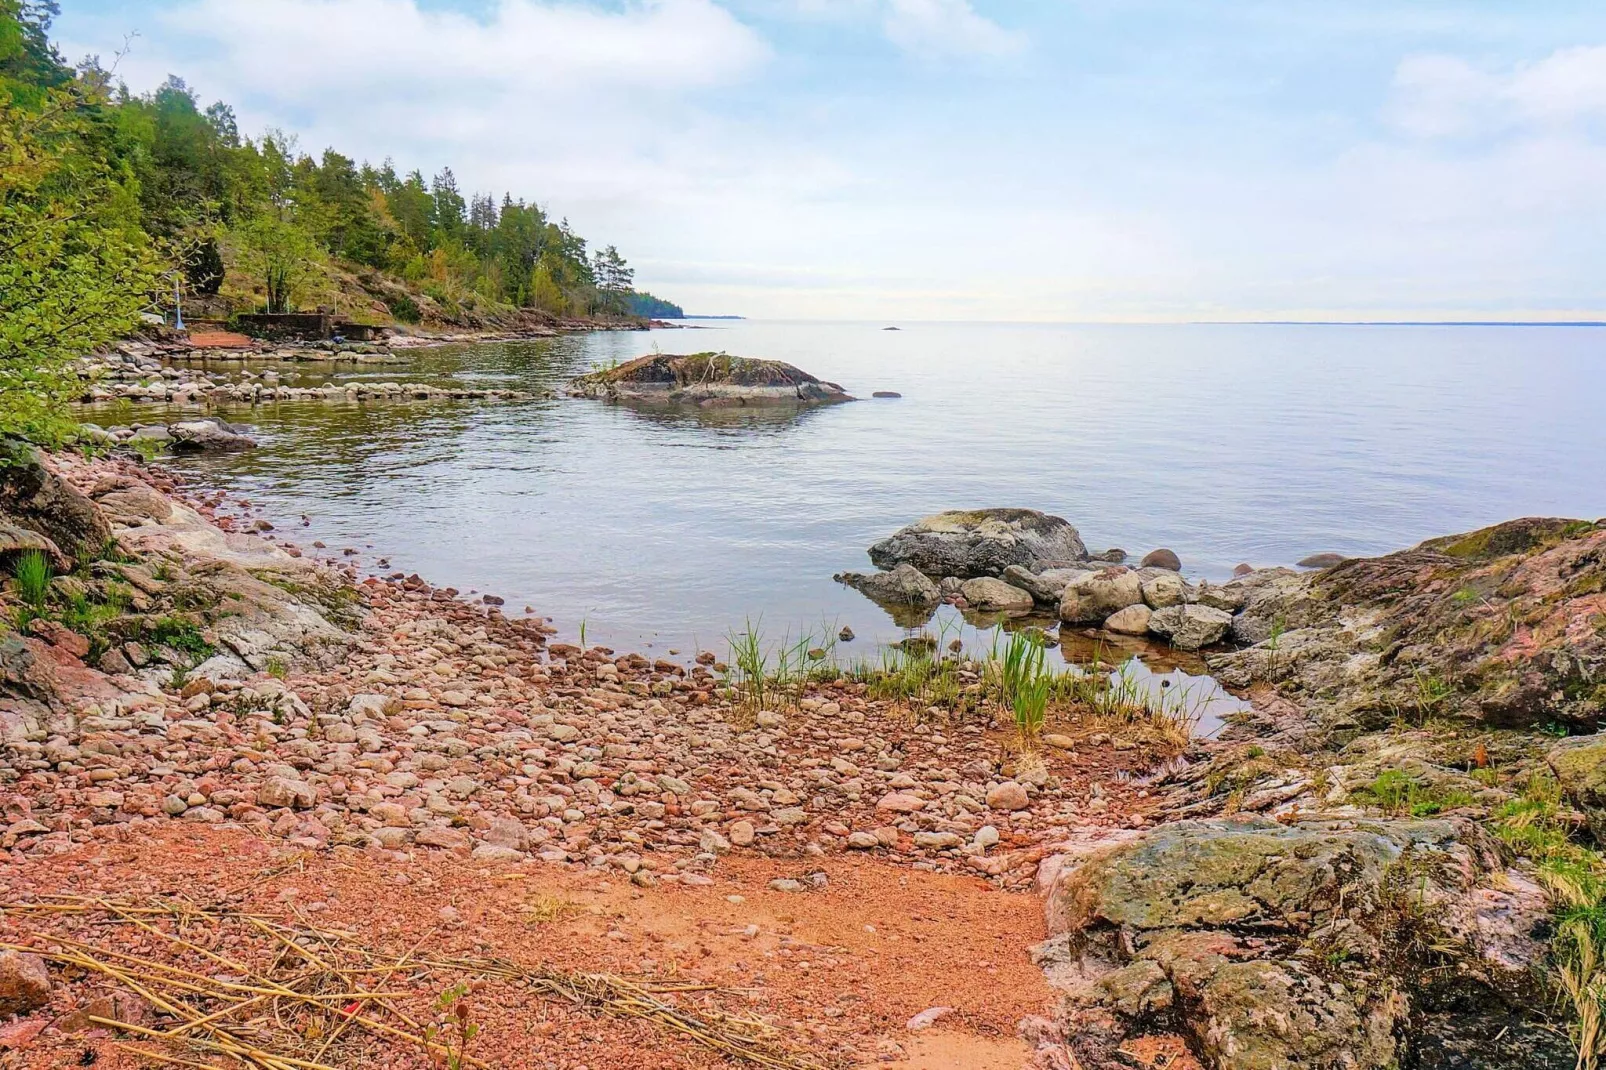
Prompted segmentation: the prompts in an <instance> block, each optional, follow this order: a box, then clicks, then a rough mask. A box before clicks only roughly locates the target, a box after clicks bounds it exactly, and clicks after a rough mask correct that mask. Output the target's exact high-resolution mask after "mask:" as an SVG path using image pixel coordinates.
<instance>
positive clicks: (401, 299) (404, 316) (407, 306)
mask: <svg viewBox="0 0 1606 1070" xmlns="http://www.w3.org/2000/svg"><path fill="white" fill-rule="evenodd" d="M385 307H386V308H388V309H390V314H391V315H392V316H395V317H396V318H397V319H398V320H400V321H401V322H403V323H417V322H418V321H419V320H421V319H423V318H424V311H423V309H421V308H419V307H418V302H417V301H414V300H413V299H412V297H411V296H410V295H408V294H393V295H392V296H390V297H388V298H386V299H385Z"/></svg>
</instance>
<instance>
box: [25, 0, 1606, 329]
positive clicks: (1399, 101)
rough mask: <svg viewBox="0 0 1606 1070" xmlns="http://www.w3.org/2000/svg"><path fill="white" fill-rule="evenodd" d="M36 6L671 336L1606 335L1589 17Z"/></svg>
mask: <svg viewBox="0 0 1606 1070" xmlns="http://www.w3.org/2000/svg"><path fill="white" fill-rule="evenodd" d="M62 8H63V11H62V15H61V17H60V18H59V19H58V20H57V23H56V28H55V36H56V37H57V39H58V42H59V44H60V45H61V47H62V50H63V52H64V53H65V54H66V55H67V56H68V58H69V59H73V60H77V59H79V58H81V57H83V56H85V55H91V54H94V55H99V56H101V57H102V59H103V61H105V62H108V63H109V62H110V61H111V58H112V56H113V55H114V54H115V53H117V52H118V51H119V50H121V49H123V48H124V47H125V45H124V42H125V39H127V41H128V43H127V52H126V54H125V55H124V56H123V57H122V59H121V60H119V61H118V67H117V71H118V74H119V75H120V76H121V77H122V78H123V79H124V80H125V81H126V82H127V83H128V85H129V87H130V88H131V89H133V90H135V91H147V90H149V89H152V88H154V87H155V86H156V85H158V84H160V83H161V81H162V80H163V79H164V78H165V77H167V75H169V74H177V75H179V76H181V77H183V78H184V79H185V80H186V81H187V82H188V83H189V84H190V85H191V86H192V87H193V88H194V89H195V90H196V91H197V92H198V94H199V96H200V97H201V99H202V103H203V104H206V103H210V102H211V101H213V100H218V99H221V100H224V101H227V102H229V103H230V104H232V105H233V106H234V108H235V110H236V112H237V114H238V116H239V118H240V123H241V129H242V131H244V132H247V133H253V132H260V131H262V130H265V129H268V128H279V129H283V130H285V131H288V132H290V133H293V134H295V135H296V136H297V138H298V141H299V145H300V147H301V148H302V149H303V150H305V151H308V152H312V153H314V154H316V153H319V152H321V151H322V150H323V149H324V148H325V147H330V146H332V147H334V148H336V149H338V150H339V151H341V152H343V153H345V154H346V155H348V156H353V157H356V158H357V159H359V160H361V159H367V160H371V161H373V162H375V163H377V162H379V161H381V160H383V159H385V158H387V157H388V158H390V159H392V160H394V162H395V163H396V165H397V167H398V168H400V169H404V170H410V169H412V168H418V169H420V170H422V171H423V172H424V173H425V174H426V175H432V174H434V173H435V172H436V171H438V170H439V169H440V168H441V167H442V166H448V165H449V166H450V167H451V168H452V169H453V171H454V172H455V173H456V175H457V177H458V181H459V184H460V185H461V186H463V187H465V188H468V189H473V190H484V191H491V192H494V193H497V194H500V193H501V192H502V191H504V190H507V191H511V192H512V193H513V194H514V196H515V197H522V198H526V199H531V200H534V201H537V202H539V203H541V204H543V205H545V206H546V207H547V208H548V209H549V211H550V212H551V213H552V214H554V215H556V216H560V217H567V218H568V219H569V220H570V222H571V223H572V224H573V225H574V227H575V228H576V229H577V230H578V231H579V232H580V233H581V234H583V235H585V236H586V237H587V238H588V239H590V240H591V241H592V242H593V243H598V244H609V243H611V244H614V245H617V246H618V247H619V249H620V251H621V252H622V253H623V254H624V255H625V256H626V258H627V259H629V260H630V261H631V263H632V264H633V265H634V266H635V268H636V270H637V285H638V287H639V288H641V289H646V290H650V291H651V292H653V293H656V294H658V295H659V296H662V297H665V298H668V299H670V300H672V301H675V302H677V303H679V304H681V305H682V306H684V307H685V308H686V309H687V311H689V312H694V313H696V312H701V313H732V314H741V315H747V316H753V317H766V318H808V319H869V320H886V321H896V320H1014V321H1162V322H1165V321H1190V320H1235V319H1339V320H1376V319H1452V320H1462V319H1542V320H1550V319H1557V320H1571V319H1602V318H1606V4H1601V3H1600V2H1599V0H1587V2H1586V0H1580V2H1570V0H1499V2H1496V0H1410V2H1406V0H1332V2H1328V0H612V2H604V0H561V2H559V0H62ZM130 34H133V35H135V36H133V37H132V38H131V39H130V38H128V35H130Z"/></svg>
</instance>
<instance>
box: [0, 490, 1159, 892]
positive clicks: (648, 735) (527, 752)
mask: <svg viewBox="0 0 1606 1070" xmlns="http://www.w3.org/2000/svg"><path fill="white" fill-rule="evenodd" d="M58 467H59V468H60V469H61V472H62V475H63V476H64V477H65V479H66V480H67V481H68V482H69V483H70V484H72V485H75V486H77V487H78V488H79V489H80V490H81V491H82V492H83V493H84V494H85V495H86V496H87V497H88V498H89V499H90V500H91V501H93V502H95V503H96V504H97V508H99V509H101V510H102V511H104V512H105V513H106V515H107V516H108V518H109V522H110V524H111V527H112V530H113V532H114V535H115V538H116V539H117V542H118V544H119V546H120V547H121V548H122V552H123V553H124V554H125V555H127V557H128V558H129V560H128V561H125V562H120V563H109V562H97V563H96V565H95V567H94V568H93V569H92V570H91V573H90V577H89V578H88V579H86V580H82V581H76V582H79V583H82V584H83V585H84V587H85V589H84V590H82V591H76V592H75V593H78V594H81V595H83V596H85V597H87V598H89V599H91V600H99V599H102V598H106V597H122V596H126V597H128V598H129V599H130V602H131V605H130V607H129V613H130V615H131V616H132V617H135V618H137V623H128V622H124V623H122V624H116V623H114V622H107V623H106V624H105V626H103V627H101V628H99V629H98V630H94V631H88V630H86V631H75V630H73V628H71V627H69V626H68V625H67V624H64V623H62V622H60V621H59V620H54V619H48V615H47V618H46V619H40V620H37V621H35V622H34V623H33V624H32V625H31V626H30V627H29V629H28V630H27V631H26V632H25V633H24V634H21V635H13V636H11V637H9V638H7V639H5V640H4V641H3V643H0V660H3V663H4V672H5V677H4V679H5V681H6V683H5V691H4V700H3V702H0V740H3V746H4V752H3V757H0V795H3V798H4V806H5V813H6V815H7V818H8V821H7V824H6V825H5V828H4V831H3V833H0V847H3V848H4V849H6V850H10V851H13V852H17V853H18V855H19V857H20V856H26V855H28V854H31V853H35V852H51V851H61V850H65V849H67V848H68V847H69V846H70V845H71V844H73V843H74V842H80V841H85V840H89V839H93V838H94V837H96V836H97V835H100V834H102V833H103V832H106V831H108V830H115V831H117V834H119V835H121V834H126V833H130V832H137V830H138V829H139V828H140V827H141V826H142V825H143V824H144V823H147V822H163V821H185V822H200V823H206V824H216V823H224V822H233V823H239V824H243V825H246V826H249V827H251V828H255V829H257V830H259V831H260V832H261V833H263V834H265V835H271V836H274V837H278V838H281V839H283V840H285V841H287V842H289V843H291V844H294V845H298V846H303V847H307V848H338V849H354V850H376V851H412V850H418V849H439V850H460V851H462V852H464V853H466V854H472V855H473V856H474V857H476V858H480V859H488V860H504V861H517V860H520V859H526V858H532V857H533V858H539V859H542V860H545V861H549V862H555V863H557V862H561V863H567V864H571V865H580V866H585V867H595V868H605V869H615V870H618V871H621V872H623V873H625V874H627V875H629V876H630V877H631V879H634V880H636V881H638V883H650V882H653V881H657V880H668V881H675V880H687V881H696V880H698V879H699V878H700V875H702V874H704V873H705V872H706V871H707V870H708V868H709V867H711V866H714V865H716V864H717V862H718V859H719V858H720V856H721V855H723V854H725V853H726V852H729V851H762V852H765V853H768V854H774V855H779V856H782V857H796V858H798V859H799V860H802V861H805V862H806V860H807V858H809V857H810V856H820V855H824V854H826V853H831V852H843V851H851V852H862V853H865V854H874V855H879V856H883V857H886V858H889V859H892V860H896V861H901V862H905V863H910V864H915V865H919V866H923V867H928V868H934V869H942V870H961V871H965V872H971V873H978V874H981V875H983V876H985V877H987V878H989V879H991V880H994V881H995V882H997V883H999V884H1002V885H1004V886H1007V887H1016V888H1026V887H1030V886H1031V884H1032V881H1033V880H1034V878H1035V876H1036V869H1037V863H1038V860H1039V859H1040V858H1041V857H1042V856H1043V854H1044V853H1045V850H1046V847H1045V844H1046V843H1047V842H1050V841H1053V840H1056V839H1063V838H1065V837H1067V836H1070V835H1073V833H1074V832H1075V831H1076V830H1078V829H1085V828H1087V827H1090V825H1093V824H1096V825H1099V826H1102V825H1103V824H1105V823H1107V822H1108V821H1110V820H1116V821H1119V822H1121V823H1128V824H1130V823H1132V822H1137V823H1140V824H1141V822H1142V820H1143V819H1142V818H1141V816H1139V815H1137V814H1136V813H1135V812H1134V811H1139V810H1141V800H1133V799H1126V800H1124V801H1123V800H1121V799H1118V798H1116V792H1115V789H1114V787H1113V785H1114V783H1115V782H1116V779H1117V777H1118V775H1124V774H1125V773H1127V772H1134V771H1140V770H1141V769H1142V768H1143V767H1144V765H1145V760H1144V759H1143V758H1142V756H1141V755H1140V754H1138V753H1135V752H1124V753H1123V754H1121V755H1115V754H1078V753H1076V752H1075V751H1069V750H1068V751H1063V752H1053V753H1051V755H1050V756H1049V758H1048V760H1045V761H1040V762H1034V763H1024V764H1023V763H1019V762H1018V760H1017V754H1016V752H1015V751H1014V749H1013V747H1012V746H1010V744H1009V742H1008V737H1007V736H1000V735H997V734H996V733H995V730H994V728H993V727H992V726H991V725H990V724H988V723H987V722H985V721H976V722H974V723H971V724H967V725H963V726H954V727H950V728H939V727H936V726H933V725H927V724H922V723H919V721H917V720H915V719H913V718H911V717H910V716H909V714H908V711H906V710H904V709H902V708H900V707H899V706H898V705H897V704H895V703H891V702H885V701H879V700H875V699H873V698H871V697H869V696H868V694H867V693H866V688H865V686H864V685H863V684H860V683H854V682H849V681H846V680H843V681H837V682H834V683H825V684H821V685H820V686H818V687H816V688H812V689H811V690H810V691H809V692H808V693H807V694H805V695H804V696H802V697H801V698H800V700H799V701H797V702H796V703H795V705H789V706H788V707H786V708H781V709H774V710H768V709H766V710H750V709H745V708H743V707H741V706H740V705H738V704H736V703H735V702H734V701H733V700H732V698H731V697H730V695H729V693H728V692H727V691H726V689H725V688H724V687H723V686H722V685H721V680H720V678H719V676H718V675H717V673H718V669H717V668H716V667H715V666H714V662H715V658H714V655H712V654H711V653H705V654H703V655H700V656H699V657H698V658H697V659H696V661H694V662H693V663H692V664H691V665H690V666H686V665H682V664H679V663H673V662H670V661H666V660H649V659H647V658H644V657H641V656H639V655H623V656H616V655H614V654H613V652H611V651H608V650H605V649H602V648H593V649H590V650H581V649H579V648H577V647H573V646H568V645H564V644H555V643H549V641H548V636H549V631H550V630H549V629H548V628H547V627H546V626H545V625H543V624H542V623H541V622H539V621H537V620H530V619H510V618H508V617H506V616H504V615H503V614H502V613H501V612H500V611H499V610H498V609H497V608H495V607H494V606H488V605H486V604H484V603H483V602H482V603H481V604H470V603H466V602H463V601H460V600H458V599H456V598H455V597H453V595H452V594H450V593H447V592H444V591H441V590H436V589H434V588H432V587H430V585H428V584H427V583H426V582H425V581H423V580H422V579H420V578H419V577H416V576H411V577H409V576H402V575H400V574H391V575H389V576H386V577H383V578H380V577H369V578H367V579H359V577H358V575H357V573H356V572H355V570H349V569H347V570H341V569H336V568H334V567H332V566H330V565H324V564H315V563H312V562H310V561H309V560H308V559H306V558H296V557H294V556H292V554H293V553H297V552H299V551H298V550H291V549H288V548H286V547H284V546H282V545H278V544H275V543H274V542H273V541H272V540H271V539H268V538H264V537H260V536H257V535H252V534H243V533H229V532H226V531H224V530H222V529H221V528H220V527H219V526H218V525H217V524H215V523H214V522H213V521H212V519H211V517H210V516H209V515H208V514H210V513H212V512H213V511H214V508H215V499H214V500H213V501H212V502H207V501H197V502H194V503H189V504H187V503H185V502H184V501H183V500H181V498H180V496H179V492H178V488H177V487H176V486H175V485H174V484H173V483H172V482H171V481H169V480H167V479H165V477H160V476H153V475H152V474H151V473H150V472H149V471H148V470H145V469H143V468H140V467H138V466H135V465H132V464H128V463H113V462H106V461H100V462H95V463H84V462H77V461H71V460H67V459H62V460H60V461H59V462H58ZM69 579H73V578H71V577H65V578H63V580H58V581H57V582H58V583H66V582H67V580H69ZM119 592H120V594H119ZM1094 750H1097V748H1094ZM1077 763H1081V764H1077ZM1090 819H1091V821H1090Z"/></svg>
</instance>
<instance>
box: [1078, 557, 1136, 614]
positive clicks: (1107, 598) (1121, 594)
mask: <svg viewBox="0 0 1606 1070" xmlns="http://www.w3.org/2000/svg"><path fill="white" fill-rule="evenodd" d="M1142 603H1143V578H1142V577H1141V576H1139V575H1138V574H1137V573H1136V572H1134V571H1133V570H1132V569H1129V568H1125V567H1123V566H1121V565H1112V566H1110V567H1109V568H1103V569H1100V570H1099V571H1097V572H1089V573H1088V574H1087V575H1085V576H1079V577H1077V578H1076V579H1074V580H1072V581H1071V582H1070V583H1068V584H1066V586H1065V591H1064V593H1063V594H1061V595H1060V620H1063V621H1066V622H1067V623H1071V624H1084V623H1092V622H1099V621H1103V620H1104V619H1105V618H1106V617H1109V616H1111V615H1112V614H1114V613H1116V612H1118V611H1120V610H1123V609H1125V608H1126V607H1127V606H1136V605H1141V604H1142Z"/></svg>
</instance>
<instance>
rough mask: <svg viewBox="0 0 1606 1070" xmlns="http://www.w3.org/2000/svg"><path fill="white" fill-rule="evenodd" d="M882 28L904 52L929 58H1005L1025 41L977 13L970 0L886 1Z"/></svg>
mask: <svg viewBox="0 0 1606 1070" xmlns="http://www.w3.org/2000/svg"><path fill="white" fill-rule="evenodd" d="M882 25H883V26H885V28H886V33H887V37H888V38H889V39H891V40H892V42H893V43H894V44H896V45H897V46H898V47H900V48H902V49H904V50H905V51H907V52H911V53H914V54H915V55H918V56H925V57H928V58H939V57H947V56H1005V55H1009V54H1011V53H1014V52H1018V51H1020V49H1021V48H1022V47H1023V46H1024V44H1025V39H1024V38H1023V37H1022V36H1021V35H1020V34H1018V33H1013V32H1011V31H1009V30H1006V29H1004V28H1003V27H1002V26H999V25H998V24H997V23H996V22H993V21H992V20H991V19H988V18H986V17H984V16H982V15H979V14H977V13H976V11H975V9H974V8H972V7H971V6H970V2H969V0H887V2H886V12H885V14H884V15H883V16H882Z"/></svg>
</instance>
